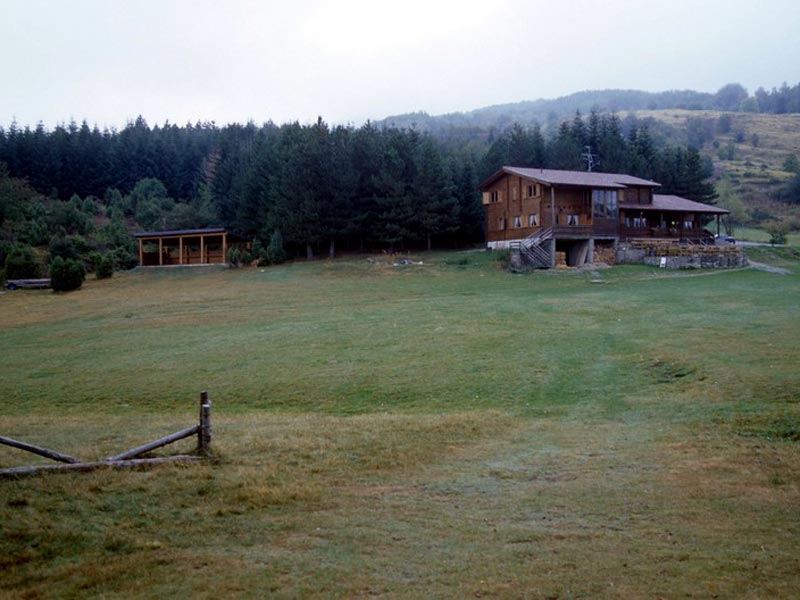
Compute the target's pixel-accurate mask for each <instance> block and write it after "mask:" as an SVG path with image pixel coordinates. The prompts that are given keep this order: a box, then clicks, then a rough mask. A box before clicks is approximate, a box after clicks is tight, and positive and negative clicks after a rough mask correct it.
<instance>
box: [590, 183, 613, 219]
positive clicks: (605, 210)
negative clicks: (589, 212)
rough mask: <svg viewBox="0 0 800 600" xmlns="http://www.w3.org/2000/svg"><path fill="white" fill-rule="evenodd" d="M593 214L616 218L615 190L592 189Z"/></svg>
mask: <svg viewBox="0 0 800 600" xmlns="http://www.w3.org/2000/svg"><path fill="white" fill-rule="evenodd" d="M592 204H593V205H594V216H595V217H600V218H601V219H609V218H616V217H617V215H618V214H619V213H618V206H617V190H592Z"/></svg>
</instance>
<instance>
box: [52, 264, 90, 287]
mask: <svg viewBox="0 0 800 600" xmlns="http://www.w3.org/2000/svg"><path fill="white" fill-rule="evenodd" d="M85 278H86V269H84V268H83V263H81V262H79V261H77V260H72V259H71V258H67V259H64V258H61V257H60V256H56V257H55V258H54V259H53V260H52V262H51V263H50V286H51V287H52V288H53V291H54V292H69V291H71V290H77V289H78V288H79V287H81V285H83V280H84V279H85Z"/></svg>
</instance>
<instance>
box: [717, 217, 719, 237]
mask: <svg viewBox="0 0 800 600" xmlns="http://www.w3.org/2000/svg"><path fill="white" fill-rule="evenodd" d="M717 237H719V215H717Z"/></svg>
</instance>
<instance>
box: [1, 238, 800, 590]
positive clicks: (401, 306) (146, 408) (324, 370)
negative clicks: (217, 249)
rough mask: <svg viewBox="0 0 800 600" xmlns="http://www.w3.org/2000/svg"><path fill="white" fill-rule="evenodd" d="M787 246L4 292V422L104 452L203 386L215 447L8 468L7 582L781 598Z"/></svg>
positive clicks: (160, 275) (154, 430)
mask: <svg viewBox="0 0 800 600" xmlns="http://www.w3.org/2000/svg"><path fill="white" fill-rule="evenodd" d="M781 252H782V251H778V253H777V254H775V253H774V252H773V251H771V253H767V252H765V251H762V252H761V254H760V255H759V257H758V260H759V261H766V262H770V261H777V262H780V265H781V266H783V267H784V268H786V267H788V268H789V269H790V270H791V271H793V272H792V273H791V274H789V275H776V274H773V273H768V272H763V271H757V270H752V269H744V270H735V271H729V272H704V271H697V272H685V273H676V272H664V271H658V270H654V269H648V268H644V267H642V268H639V267H617V268H613V269H605V270H600V271H596V272H594V273H592V272H584V273H576V272H569V273H566V272H540V273H536V274H533V275H509V274H507V273H505V272H503V271H502V270H501V269H500V268H499V266H498V264H497V263H496V262H495V261H494V260H493V257H492V255H490V254H485V253H477V254H476V253H442V254H428V255H423V256H421V257H420V258H422V260H423V261H424V264H423V265H417V266H408V267H393V266H392V265H391V262H390V259H387V258H385V257H377V258H372V259H366V258H363V257H359V258H353V259H343V260H338V261H328V262H318V263H314V264H295V265H288V266H282V267H274V268H268V269H263V270H259V269H243V270H222V269H199V268H193V269H183V270H181V269H165V270H156V271H144V272H142V271H139V272H131V273H125V274H117V275H115V277H114V278H113V279H112V280H106V281H89V282H87V284H86V285H85V286H84V288H83V289H82V290H80V291H78V292H75V293H71V294H65V295H56V294H51V293H48V292H33V291H31V292H15V293H9V294H4V295H3V296H0V355H2V357H3V360H2V361H0V381H1V382H2V394H3V410H2V412H0V435H7V436H11V437H15V438H18V439H24V440H27V441H30V442H32V443H39V444H41V445H45V446H48V447H52V448H55V449H58V450H61V451H64V452H68V453H72V454H75V455H78V456H81V457H85V458H101V457H103V456H107V455H109V454H111V453H114V452H115V451H121V450H123V449H126V448H128V447H131V446H133V445H136V444H138V443H141V442H144V441H147V440H149V439H152V438H155V437H158V436H160V435H164V434H166V433H170V432H171V431H173V430H175V429H178V428H181V427H183V426H186V425H189V424H191V423H192V422H193V421H194V420H195V418H196V416H195V415H196V412H197V410H196V409H197V407H196V404H197V396H198V393H199V391H200V390H202V389H207V390H208V391H209V393H210V394H211V397H212V400H213V401H214V425H215V428H214V444H215V448H216V451H217V454H218V461H217V462H215V463H213V464H207V465H206V464H204V465H187V466H178V465H173V466H165V467H160V468H157V469H152V470H149V471H146V472H108V471H103V472H95V473H91V474H60V475H49V476H40V477H33V478H28V479H20V480H4V481H3V480H0V596H2V597H10V598H23V597H24V598H37V597H41V598H63V597H74V598H86V597H152V598H161V597H165V596H168V595H170V596H171V595H175V596H187V595H190V594H191V595H193V596H195V597H208V598H211V597H276V598H297V597H347V598H350V597H360V596H384V597H407V598H416V597H447V598H461V597H466V596H471V597H530V598H546V597H549V598H579V597H580V598H598V597H619V598H630V597H646V598H658V597H664V598H673V597H684V596H687V595H691V596H695V597H698V596H699V597H713V596H716V597H720V598H724V597H746V598H764V597H777V598H792V597H796V593H797V590H798V589H800V558H798V557H800V542H798V540H799V539H800V453H799V452H798V448H799V447H798V441H799V440H800V404H799V403H798V401H799V400H800V376H798V370H797V365H798V364H800V344H798V334H800V311H799V309H800V300H798V297H799V296H798V292H800V277H799V276H798V275H797V272H798V267H800V262H798V260H797V257H795V255H794V254H792V253H788V254H787V253H786V252H782V253H781ZM597 280H601V281H602V283H596V281H597ZM593 281H595V282H593ZM189 449H191V443H190V442H181V443H179V444H178V446H177V450H189ZM168 451H169V450H165V451H163V452H162V451H159V452H157V453H156V454H165V453H167V452H168ZM31 462H36V459H35V457H32V455H27V454H24V453H21V452H19V451H17V450H14V449H11V448H7V447H3V446H0V467H8V466H15V465H20V464H28V463H31Z"/></svg>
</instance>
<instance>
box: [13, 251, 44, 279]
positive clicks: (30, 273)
mask: <svg viewBox="0 0 800 600" xmlns="http://www.w3.org/2000/svg"><path fill="white" fill-rule="evenodd" d="M5 271H6V277H7V278H8V279H25V278H35V277H39V273H40V270H39V261H37V260H36V255H35V254H34V253H33V248H31V247H30V246H25V245H23V244H16V245H14V246H12V247H11V248H10V250H9V252H8V255H7V256H6V262H5Z"/></svg>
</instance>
